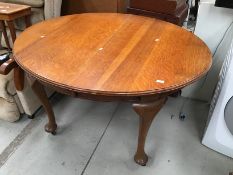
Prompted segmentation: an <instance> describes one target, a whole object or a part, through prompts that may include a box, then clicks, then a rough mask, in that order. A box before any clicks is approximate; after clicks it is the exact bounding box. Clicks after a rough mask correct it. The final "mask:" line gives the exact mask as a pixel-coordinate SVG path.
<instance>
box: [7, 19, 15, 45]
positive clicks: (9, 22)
mask: <svg viewBox="0 0 233 175" xmlns="http://www.w3.org/2000/svg"><path fill="white" fill-rule="evenodd" d="M6 22H7V25H8V27H9V30H10V33H11V39H12V43H14V42H15V40H16V31H15V26H14V22H13V21H12V20H11V21H6Z"/></svg>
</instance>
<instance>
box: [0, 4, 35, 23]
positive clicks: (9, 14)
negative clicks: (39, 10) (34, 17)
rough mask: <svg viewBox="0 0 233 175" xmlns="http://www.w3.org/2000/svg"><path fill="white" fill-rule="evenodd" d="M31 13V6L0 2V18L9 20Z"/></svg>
mask: <svg viewBox="0 0 233 175" xmlns="http://www.w3.org/2000/svg"><path fill="white" fill-rule="evenodd" d="M30 14H31V7H30V6H27V5H21V4H12V3H4V2H0V19H1V20H7V21H11V20H14V19H17V18H20V17H23V16H27V15H30Z"/></svg>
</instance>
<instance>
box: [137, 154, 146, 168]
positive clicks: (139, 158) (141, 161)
mask: <svg viewBox="0 0 233 175" xmlns="http://www.w3.org/2000/svg"><path fill="white" fill-rule="evenodd" d="M134 161H135V162H136V163H137V164H139V165H141V166H146V164H147V162H148V156H147V155H146V154H144V155H143V156H140V155H137V154H136V155H135V156H134Z"/></svg>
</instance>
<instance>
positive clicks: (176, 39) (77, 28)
mask: <svg viewBox="0 0 233 175" xmlns="http://www.w3.org/2000/svg"><path fill="white" fill-rule="evenodd" d="M13 52H14V56H15V60H16V62H17V63H18V64H19V66H20V67H22V68H23V69H24V70H25V71H26V72H27V73H29V74H31V75H32V76H34V77H36V78H38V79H39V80H41V81H43V82H46V83H49V84H51V85H54V86H57V87H61V88H64V89H69V90H72V91H76V92H87V93H94V94H110V95H138V94H140V95H144V94H156V93H161V92H167V91H172V90H176V89H180V88H182V87H184V86H186V85H188V84H191V83H192V82H194V81H196V80H197V79H198V78H200V77H201V76H203V75H204V74H205V73H206V72H207V71H208V70H209V68H210V66H211V62H212V56H211V53H210V50H209V49H208V47H207V46H206V45H205V43H204V42H203V41H201V40H200V39H199V38H198V37H196V36H195V35H193V34H192V33H191V32H188V31H186V30H185V29H182V28H180V27H178V26H175V25H173V24H170V23H167V22H164V21H160V20H156V19H152V18H148V17H141V16H135V15H129V14H111V13H107V14H104V13H98V14H95V13H89V14H78V15H71V16H65V17H60V18H56V19H52V20H49V21H46V22H42V23H39V24H36V25H34V26H32V27H30V28H28V29H27V30H26V31H24V32H23V33H22V34H21V35H20V36H19V37H18V39H17V40H16V42H15V45H14V49H13Z"/></svg>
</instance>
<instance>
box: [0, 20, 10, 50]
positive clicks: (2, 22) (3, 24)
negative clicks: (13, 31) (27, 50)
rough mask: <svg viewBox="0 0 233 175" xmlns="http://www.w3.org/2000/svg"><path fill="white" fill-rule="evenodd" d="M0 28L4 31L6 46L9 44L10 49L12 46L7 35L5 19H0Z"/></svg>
mask: <svg viewBox="0 0 233 175" xmlns="http://www.w3.org/2000/svg"><path fill="white" fill-rule="evenodd" d="M0 28H1V31H2V34H3V37H4V39H5V42H6V46H7V48H8V49H10V48H11V46H10V43H9V39H8V36H7V32H6V26H5V22H4V21H3V20H0Z"/></svg>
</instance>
